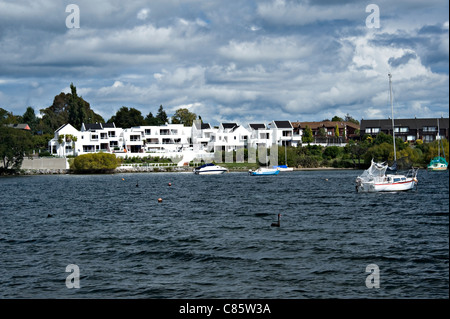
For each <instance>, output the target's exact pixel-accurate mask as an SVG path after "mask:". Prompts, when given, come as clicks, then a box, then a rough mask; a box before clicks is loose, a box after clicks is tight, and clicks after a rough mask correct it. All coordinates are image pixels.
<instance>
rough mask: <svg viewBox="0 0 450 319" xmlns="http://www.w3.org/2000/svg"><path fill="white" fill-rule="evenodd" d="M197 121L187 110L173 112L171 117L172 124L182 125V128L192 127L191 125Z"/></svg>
mask: <svg viewBox="0 0 450 319" xmlns="http://www.w3.org/2000/svg"><path fill="white" fill-rule="evenodd" d="M196 119H197V115H196V114H195V113H192V112H189V110H188V109H185V108H181V109H178V110H176V111H175V114H174V116H172V124H184V126H192V123H194V121H195V120H196Z"/></svg>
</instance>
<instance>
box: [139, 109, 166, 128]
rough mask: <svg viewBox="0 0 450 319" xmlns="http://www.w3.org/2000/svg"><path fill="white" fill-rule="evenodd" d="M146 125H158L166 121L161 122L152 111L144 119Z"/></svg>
mask: <svg viewBox="0 0 450 319" xmlns="http://www.w3.org/2000/svg"><path fill="white" fill-rule="evenodd" d="M144 122H145V125H150V126H158V125H161V124H164V123H161V122H160V121H159V119H158V118H156V117H154V116H153V114H152V112H150V113H148V114H147V116H146V117H145V119H144Z"/></svg>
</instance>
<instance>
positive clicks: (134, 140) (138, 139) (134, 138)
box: [130, 135, 141, 142]
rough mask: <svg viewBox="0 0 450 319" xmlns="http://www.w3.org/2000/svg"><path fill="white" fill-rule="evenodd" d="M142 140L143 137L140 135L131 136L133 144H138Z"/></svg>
mask: <svg viewBox="0 0 450 319" xmlns="http://www.w3.org/2000/svg"><path fill="white" fill-rule="evenodd" d="M140 140H141V136H140V135H130V141H131V142H137V141H140Z"/></svg>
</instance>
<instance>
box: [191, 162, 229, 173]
mask: <svg viewBox="0 0 450 319" xmlns="http://www.w3.org/2000/svg"><path fill="white" fill-rule="evenodd" d="M225 172H228V169H226V168H225V167H222V166H218V165H216V164H213V163H209V164H205V165H202V166H198V167H195V168H194V174H197V175H217V174H223V173H225Z"/></svg>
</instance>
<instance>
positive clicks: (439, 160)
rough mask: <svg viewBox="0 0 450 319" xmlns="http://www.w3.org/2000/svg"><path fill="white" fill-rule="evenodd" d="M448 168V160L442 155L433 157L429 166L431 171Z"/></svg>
mask: <svg viewBox="0 0 450 319" xmlns="http://www.w3.org/2000/svg"><path fill="white" fill-rule="evenodd" d="M447 168H448V162H447V161H446V160H445V158H443V157H441V156H437V157H435V158H433V159H432V160H431V161H430V164H428V166H427V169H428V170H429V171H445V170H447Z"/></svg>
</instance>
